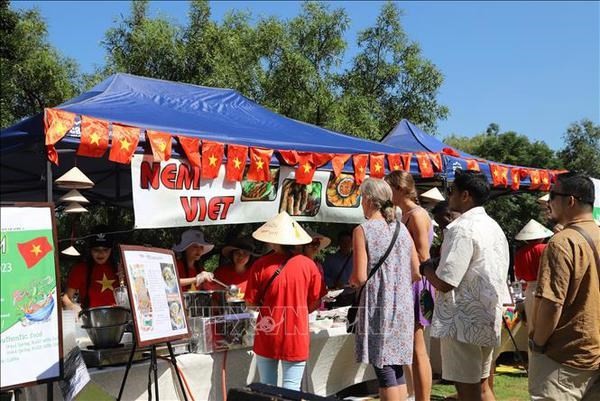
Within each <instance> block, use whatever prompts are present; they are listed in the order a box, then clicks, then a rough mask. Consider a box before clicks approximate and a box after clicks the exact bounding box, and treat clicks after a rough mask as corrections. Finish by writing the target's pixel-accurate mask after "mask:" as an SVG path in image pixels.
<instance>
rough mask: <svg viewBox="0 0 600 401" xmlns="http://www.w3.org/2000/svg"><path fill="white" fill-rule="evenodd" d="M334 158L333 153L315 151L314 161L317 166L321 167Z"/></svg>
mask: <svg viewBox="0 0 600 401" xmlns="http://www.w3.org/2000/svg"><path fill="white" fill-rule="evenodd" d="M331 159H333V153H313V163H314V164H315V166H316V167H321V166H323V165H325V164H327V163H329V162H330V161H331Z"/></svg>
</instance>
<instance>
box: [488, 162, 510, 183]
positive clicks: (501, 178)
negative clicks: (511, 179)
mask: <svg viewBox="0 0 600 401" xmlns="http://www.w3.org/2000/svg"><path fill="white" fill-rule="evenodd" d="M490 173H492V183H493V184H494V186H495V187H497V186H500V185H503V186H505V187H506V186H508V167H506V166H500V165H499V164H496V163H490Z"/></svg>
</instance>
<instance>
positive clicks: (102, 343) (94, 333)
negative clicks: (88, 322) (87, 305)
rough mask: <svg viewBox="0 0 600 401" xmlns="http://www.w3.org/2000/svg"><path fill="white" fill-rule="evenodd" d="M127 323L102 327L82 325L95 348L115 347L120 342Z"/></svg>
mask: <svg viewBox="0 0 600 401" xmlns="http://www.w3.org/2000/svg"><path fill="white" fill-rule="evenodd" d="M126 326H127V323H123V324H114V325H111V326H103V327H90V326H83V328H84V329H85V331H87V333H88V335H89V336H90V340H92V343H93V344H94V346H95V347H96V348H111V347H116V346H117V345H119V343H120V342H121V338H122V337H123V333H124V332H125V327H126Z"/></svg>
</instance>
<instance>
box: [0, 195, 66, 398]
mask: <svg viewBox="0 0 600 401" xmlns="http://www.w3.org/2000/svg"><path fill="white" fill-rule="evenodd" d="M0 222H1V232H0V253H1V256H2V258H1V270H0V271H1V272H0V274H1V280H0V282H1V285H0V287H1V297H0V310H1V312H0V327H1V333H2V334H1V340H0V342H1V344H0V348H1V350H0V355H1V360H2V364H1V366H2V367H1V376H0V377H1V387H2V389H5V388H9V387H16V386H21V385H27V384H34V383H39V382H42V381H49V380H53V379H59V378H60V377H61V373H62V347H61V345H62V344H61V338H60V325H61V323H60V318H59V316H60V313H59V306H60V305H59V304H60V297H59V295H60V294H59V293H58V289H57V280H58V277H57V266H56V258H55V244H56V242H55V238H54V208H53V207H51V206H50V205H43V206H40V207H17V206H14V207H13V206H9V207H2V208H0Z"/></svg>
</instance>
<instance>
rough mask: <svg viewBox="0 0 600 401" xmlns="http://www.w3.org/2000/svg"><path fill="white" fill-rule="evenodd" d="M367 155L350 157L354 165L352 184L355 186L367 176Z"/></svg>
mask: <svg viewBox="0 0 600 401" xmlns="http://www.w3.org/2000/svg"><path fill="white" fill-rule="evenodd" d="M368 160H369V155H362V154H361V155H354V156H352V163H353V164H354V182H356V185H360V184H361V183H362V182H363V181H364V179H365V176H366V175H367V161H368Z"/></svg>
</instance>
